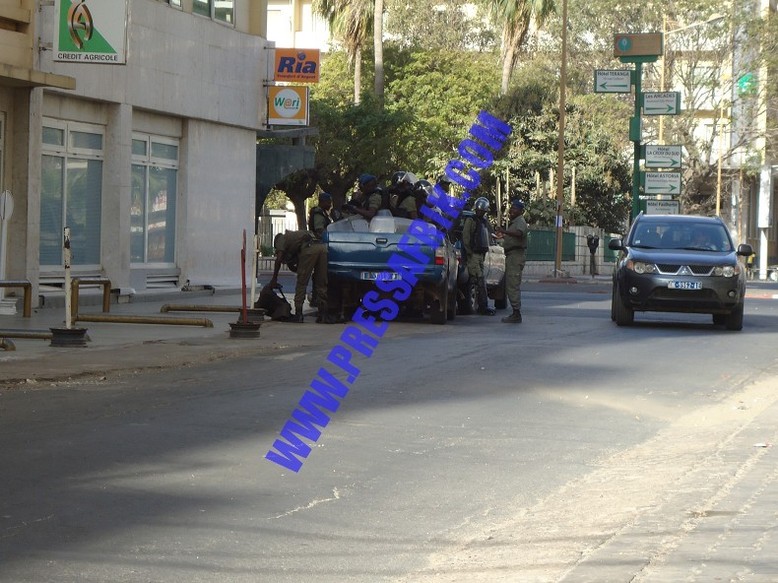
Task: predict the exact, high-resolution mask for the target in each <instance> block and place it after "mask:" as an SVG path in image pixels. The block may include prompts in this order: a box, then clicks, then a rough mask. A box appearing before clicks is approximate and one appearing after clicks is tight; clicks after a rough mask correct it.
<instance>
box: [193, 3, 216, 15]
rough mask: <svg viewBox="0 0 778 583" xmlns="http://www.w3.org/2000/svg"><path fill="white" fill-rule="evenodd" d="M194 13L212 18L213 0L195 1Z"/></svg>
mask: <svg viewBox="0 0 778 583" xmlns="http://www.w3.org/2000/svg"><path fill="white" fill-rule="evenodd" d="M192 12H194V13H195V14H201V15H203V16H207V17H208V18H210V17H211V0H193V2H192Z"/></svg>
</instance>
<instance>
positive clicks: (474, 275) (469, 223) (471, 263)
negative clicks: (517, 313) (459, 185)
mask: <svg viewBox="0 0 778 583" xmlns="http://www.w3.org/2000/svg"><path fill="white" fill-rule="evenodd" d="M488 210H489V201H488V200H487V199H486V198H484V197H479V198H477V199H476V201H475V203H474V204H473V212H474V216H468V217H467V218H466V219H465V222H464V224H463V225H462V244H463V246H464V248H465V253H466V255H467V257H466V259H467V272H468V274H469V276H470V279H471V280H472V281H473V285H475V292H476V301H477V303H478V313H479V314H481V315H482V316H494V313H495V312H494V308H490V307H489V297H488V295H487V292H486V280H485V279H484V259H485V258H486V252H487V251H488V250H489V239H490V237H491V234H490V233H489V225H488V224H487V222H486V211H488Z"/></svg>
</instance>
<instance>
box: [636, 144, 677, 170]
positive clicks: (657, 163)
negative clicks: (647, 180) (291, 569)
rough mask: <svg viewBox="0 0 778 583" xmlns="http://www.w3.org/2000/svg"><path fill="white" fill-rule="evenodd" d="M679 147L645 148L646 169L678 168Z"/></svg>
mask: <svg viewBox="0 0 778 583" xmlns="http://www.w3.org/2000/svg"><path fill="white" fill-rule="evenodd" d="M681 150H682V148H681V146H648V145H647V146H646V152H645V160H646V168H680V167H681V155H682V154H681Z"/></svg>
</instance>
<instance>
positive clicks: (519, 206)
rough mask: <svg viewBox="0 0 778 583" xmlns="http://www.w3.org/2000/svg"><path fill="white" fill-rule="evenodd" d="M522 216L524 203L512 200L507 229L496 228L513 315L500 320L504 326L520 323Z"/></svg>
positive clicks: (524, 225)
mask: <svg viewBox="0 0 778 583" xmlns="http://www.w3.org/2000/svg"><path fill="white" fill-rule="evenodd" d="M523 214H524V201H523V200H521V199H519V198H514V199H513V200H512V201H511V207H510V209H509V210H508V217H509V218H510V223H509V224H508V228H507V229H503V228H502V227H498V228H497V234H498V235H501V236H502V238H503V245H502V247H503V250H504V251H505V290H506V293H507V295H508V300H509V301H510V302H511V307H512V308H513V313H512V314H511V315H510V316H506V317H505V318H503V319H502V321H503V322H505V323H506V324H520V323H521V275H522V273H523V271H524V263H525V262H526V252H527V229H528V228H527V221H525V220H524V217H523V216H522V215H523Z"/></svg>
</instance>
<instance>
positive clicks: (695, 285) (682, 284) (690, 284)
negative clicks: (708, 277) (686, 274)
mask: <svg viewBox="0 0 778 583" xmlns="http://www.w3.org/2000/svg"><path fill="white" fill-rule="evenodd" d="M667 287H669V288H670V289H702V284H701V283H700V282H699V281H671V282H669V283H668V284H667Z"/></svg>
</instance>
